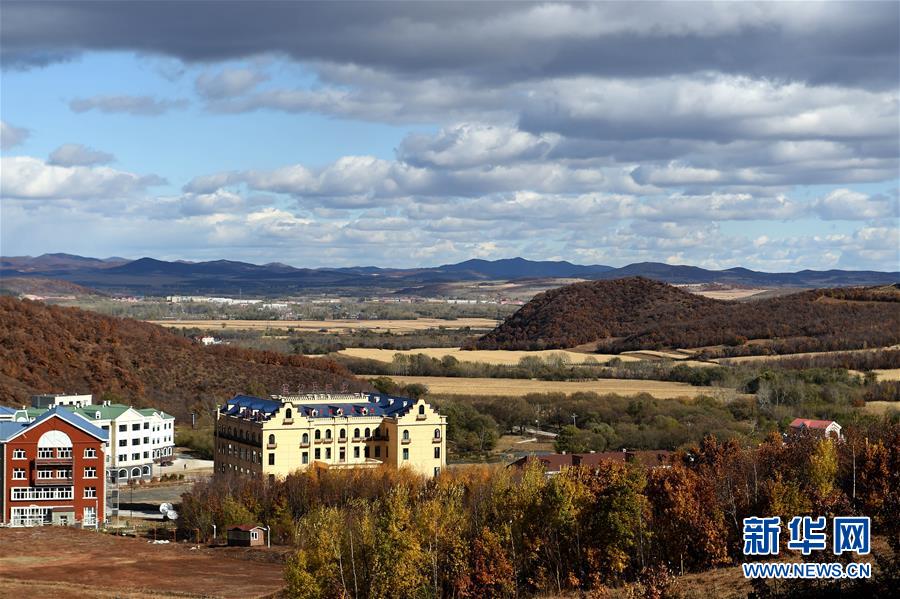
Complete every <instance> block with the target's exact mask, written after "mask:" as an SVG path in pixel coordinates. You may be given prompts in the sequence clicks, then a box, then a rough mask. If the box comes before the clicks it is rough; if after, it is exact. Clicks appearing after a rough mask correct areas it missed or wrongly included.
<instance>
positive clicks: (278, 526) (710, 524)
mask: <svg viewBox="0 0 900 599" xmlns="http://www.w3.org/2000/svg"><path fill="white" fill-rule="evenodd" d="M845 433H846V434H847V437H846V440H845V441H844V442H841V443H836V442H833V441H831V440H823V439H819V438H816V437H812V436H806V437H798V438H792V439H790V440H789V441H788V442H785V441H783V440H782V437H781V436H778V435H774V436H771V437H769V438H767V439H766V440H765V441H764V442H763V443H762V444H760V445H759V446H749V447H747V446H742V445H741V444H739V443H737V442H735V441H733V440H732V441H725V442H721V441H718V440H717V439H716V438H715V437H707V438H705V439H704V440H703V441H702V442H701V443H699V444H697V445H695V446H691V447H689V448H687V449H686V450H684V451H680V452H678V453H677V454H675V455H674V456H673V457H672V458H671V462H670V463H669V464H667V465H665V466H663V467H654V468H650V469H647V468H645V467H642V466H639V465H636V464H625V463H619V462H603V463H601V464H600V465H599V466H597V467H596V468H592V469H584V468H573V469H567V470H565V471H563V473H561V474H560V475H557V476H554V477H550V478H548V477H546V476H544V474H543V472H542V471H540V469H539V468H537V467H536V466H532V467H529V468H526V469H524V470H523V471H519V470H516V469H510V468H505V467H484V466H470V467H459V468H453V469H449V470H447V471H445V472H444V473H442V474H441V475H440V476H439V477H437V478H435V479H433V480H432V479H424V478H421V477H418V476H415V475H413V474H412V473H410V472H409V471H406V470H399V471H398V470H391V469H387V468H380V469H374V470H351V471H338V470H318V469H313V470H308V471H305V472H298V473H295V474H292V475H290V476H288V477H287V478H286V479H284V480H281V481H275V482H268V481H264V480H252V479H238V478H232V477H226V476H216V477H215V478H214V479H212V480H211V481H209V482H201V483H197V484H196V485H195V487H194V489H193V490H192V491H191V492H189V493H186V494H185V495H184V496H183V498H182V504H181V508H180V514H181V516H180V518H179V526H180V527H182V528H183V529H185V530H194V529H199V530H200V531H201V534H203V535H207V536H208V535H209V533H210V531H211V528H212V524H216V525H217V526H218V527H219V530H223V529H224V528H225V527H226V526H228V525H231V524H246V523H250V522H260V523H264V524H266V525H268V526H271V529H272V534H273V540H274V541H275V542H277V543H286V544H289V545H292V547H293V549H292V552H291V554H290V556H289V558H288V560H287V563H286V565H285V581H286V584H287V594H288V596H291V597H353V598H356V597H370V598H376V597H397V598H405V597H437V596H442V597H518V596H534V595H540V594H548V593H554V594H559V593H591V596H602V594H603V593H604V592H605V590H607V589H609V588H612V587H623V586H625V587H626V588H627V589H628V590H629V592H631V593H632V594H634V595H635V596H643V595H646V594H648V593H649V592H650V591H652V592H653V593H658V594H656V595H655V596H667V595H668V596H671V593H672V592H674V591H675V590H677V589H676V588H674V587H672V581H673V579H672V577H671V576H670V574H671V573H676V574H682V573H687V572H702V571H705V570H707V569H710V568H713V567H718V566H723V565H729V564H735V563H737V562H739V561H741V560H742V559H743V556H742V554H741V547H742V543H741V536H742V520H743V518H745V517H749V516H758V515H778V516H781V517H782V519H783V520H784V521H786V520H789V519H790V518H791V517H793V516H798V515H813V516H818V515H825V516H828V517H833V516H835V515H867V516H870V517H871V518H872V527H873V531H874V534H875V535H877V536H879V537H883V538H885V539H886V540H887V542H888V543H889V544H890V546H891V548H892V550H893V555H894V558H893V561H891V560H889V559H882V558H881V557H879V561H878V563H877V564H876V569H875V573H874V575H873V577H872V579H871V580H869V581H863V582H860V583H854V584H858V585H860V587H859V588H858V589H857V590H865V591H867V592H874V593H876V594H877V593H878V592H882V593H885V594H888V592H889V590H890V589H895V588H896V586H895V585H896V584H897V582H898V578H897V576H896V573H897V568H896V556H897V555H900V424H898V423H897V422H888V421H882V422H879V423H877V424H875V425H872V426H870V427H867V428H856V429H854V428H852V427H848V429H845ZM797 557H798V558H799V557H800V556H799V555H798V556H797ZM827 558H828V559H829V560H833V559H835V558H834V556H831V555H828V556H827ZM803 559H815V556H812V557H811V558H803ZM837 559H840V558H837ZM785 584H787V583H782V586H781V587H780V588H781V589H782V590H783V589H784V585H785ZM823 584H832V583H823ZM838 584H839V583H838ZM845 584H846V583H845ZM865 585H868V587H866V588H865V589H863V587H864V586H865ZM661 587H662V588H661ZM798 588H803V587H800V586H798ZM846 588H847V587H846V586H845V587H844V589H846ZM759 590H760V593H761V594H765V593H766V592H769V591H771V592H770V594H777V592H779V591H778V589H774V590H772V589H768V591H767V589H766V588H761V589H759ZM821 590H822V588H817V589H816V591H817V592H821ZM811 596H815V595H811Z"/></svg>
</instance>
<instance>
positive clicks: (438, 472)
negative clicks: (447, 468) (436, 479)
mask: <svg viewBox="0 0 900 599" xmlns="http://www.w3.org/2000/svg"><path fill="white" fill-rule="evenodd" d="M440 473H441V467H440V466H435V468H434V475H435V476H437V475H438V474H440Z"/></svg>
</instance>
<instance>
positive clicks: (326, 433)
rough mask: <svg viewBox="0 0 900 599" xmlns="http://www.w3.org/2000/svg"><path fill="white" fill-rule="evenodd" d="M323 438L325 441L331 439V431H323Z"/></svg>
mask: <svg viewBox="0 0 900 599" xmlns="http://www.w3.org/2000/svg"><path fill="white" fill-rule="evenodd" d="M325 438H326V439H331V429H328V430H326V431H325Z"/></svg>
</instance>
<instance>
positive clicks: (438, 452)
mask: <svg viewBox="0 0 900 599" xmlns="http://www.w3.org/2000/svg"><path fill="white" fill-rule="evenodd" d="M434 459H436V460H439V459H441V448H440V447H435V448H434Z"/></svg>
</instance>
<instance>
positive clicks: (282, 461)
mask: <svg viewBox="0 0 900 599" xmlns="http://www.w3.org/2000/svg"><path fill="white" fill-rule="evenodd" d="M446 432H447V419H446V417H445V416H441V415H440V414H438V413H437V411H436V410H434V408H432V407H431V406H430V405H429V404H428V403H426V402H425V401H424V400H421V399H419V400H412V399H407V398H403V397H391V396H387V395H376V394H367V393H343V394H314V393H310V394H303V395H290V396H288V395H273V396H272V397H271V398H270V399H263V398H259V397H252V396H249V395H237V396H235V397H234V398H232V399H230V400H229V401H228V402H226V403H225V404H224V405H222V406H219V407H218V409H217V410H216V453H215V468H216V472H232V473H237V474H243V475H249V476H256V477H263V476H267V477H279V478H281V477H284V476H287V475H288V474H290V473H291V472H294V471H296V470H302V469H305V468H309V467H310V466H312V465H313V464H319V465H324V466H327V467H331V468H365V467H374V466H378V465H380V464H390V465H393V466H395V467H398V468H400V467H408V468H412V469H413V470H416V471H417V472H420V473H422V474H426V475H428V476H434V475H437V474H438V473H439V472H440V471H441V468H443V467H444V466H445V464H446V463H447V442H446Z"/></svg>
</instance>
